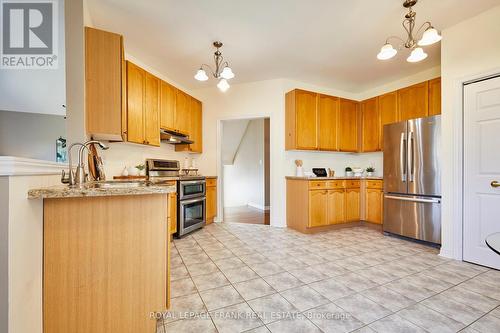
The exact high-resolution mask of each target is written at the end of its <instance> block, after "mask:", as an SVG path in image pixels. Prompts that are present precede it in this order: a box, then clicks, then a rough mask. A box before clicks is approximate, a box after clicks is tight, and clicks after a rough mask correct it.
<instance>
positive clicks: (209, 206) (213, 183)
mask: <svg viewBox="0 0 500 333" xmlns="http://www.w3.org/2000/svg"><path fill="white" fill-rule="evenodd" d="M206 186H207V187H206V191H207V201H206V211H205V215H206V220H207V224H211V223H213V222H214V220H215V217H216V216H217V178H207V183H206Z"/></svg>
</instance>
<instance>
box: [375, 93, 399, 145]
mask: <svg viewBox="0 0 500 333" xmlns="http://www.w3.org/2000/svg"><path fill="white" fill-rule="evenodd" d="M377 98H378V109H379V113H380V149H383V148H384V125H387V124H392V123H397V122H398V121H399V114H398V92H397V91H393V92H390V93H387V94H383V95H380V96H378V97H377Z"/></svg>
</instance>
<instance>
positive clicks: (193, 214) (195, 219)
mask: <svg viewBox="0 0 500 333" xmlns="http://www.w3.org/2000/svg"><path fill="white" fill-rule="evenodd" d="M146 170H147V174H148V176H149V181H150V182H152V183H154V184H155V185H161V184H167V183H169V182H172V181H176V182H177V194H178V198H179V200H178V201H177V232H176V233H175V234H174V236H175V237H176V238H180V237H182V236H184V235H186V234H188V233H190V232H191V231H194V230H196V229H199V228H202V227H203V226H205V225H206V216H205V207H206V178H205V177H203V176H200V175H198V174H197V172H196V175H192V174H189V173H188V174H182V173H181V167H180V162H179V161H170V160H158V159H147V160H146ZM190 170H192V169H190ZM196 171H197V169H196Z"/></svg>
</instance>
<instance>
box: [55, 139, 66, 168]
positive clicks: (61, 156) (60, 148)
mask: <svg viewBox="0 0 500 333" xmlns="http://www.w3.org/2000/svg"><path fill="white" fill-rule="evenodd" d="M67 155H68V151H67V149H66V139H64V138H63V137H62V136H60V137H59V139H57V140H56V162H57V163H64V162H66V157H67Z"/></svg>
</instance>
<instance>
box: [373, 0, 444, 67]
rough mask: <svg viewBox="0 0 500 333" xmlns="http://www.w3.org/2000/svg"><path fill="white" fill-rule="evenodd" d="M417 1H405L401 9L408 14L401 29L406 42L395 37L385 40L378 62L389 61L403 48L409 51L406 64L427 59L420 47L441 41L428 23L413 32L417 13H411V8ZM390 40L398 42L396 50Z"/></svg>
mask: <svg viewBox="0 0 500 333" xmlns="http://www.w3.org/2000/svg"><path fill="white" fill-rule="evenodd" d="M417 1H418V0H405V1H404V2H403V7H405V8H408V13H407V14H406V15H405V19H404V20H403V28H404V29H405V30H406V33H407V38H406V40H404V39H402V38H399V37H397V36H391V37H389V38H387V39H386V41H385V44H384V45H383V46H382V48H381V49H380V52H379V53H378V55H377V58H378V59H379V60H387V59H391V58H392V57H394V56H395V55H396V54H397V53H398V50H401V49H402V48H403V46H404V47H405V48H407V49H409V50H411V53H410V56H409V57H408V58H407V59H406V60H407V61H408V62H419V61H422V60H424V59H425V58H427V53H425V52H424V49H422V48H421V47H420V46H428V45H432V44H434V43H437V42H439V41H440V40H441V38H442V37H441V35H440V34H439V32H438V31H437V30H436V29H435V28H434V27H433V26H432V24H431V23H430V22H429V21H427V22H425V23H424V24H422V25H421V26H420V28H418V29H417V31H416V32H415V19H416V16H417V13H416V12H414V11H413V6H415V5H416V4H417ZM424 29H425V30H424ZM422 30H424V32H423V34H422V37H421V38H420V40H418V36H419V35H420V33H421V32H422ZM391 39H395V40H397V41H398V45H397V47H396V48H394V46H393V44H391V43H390V42H389V40H391Z"/></svg>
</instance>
